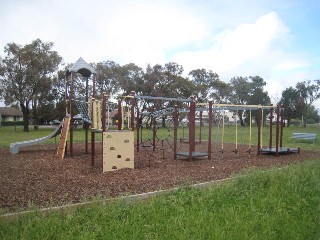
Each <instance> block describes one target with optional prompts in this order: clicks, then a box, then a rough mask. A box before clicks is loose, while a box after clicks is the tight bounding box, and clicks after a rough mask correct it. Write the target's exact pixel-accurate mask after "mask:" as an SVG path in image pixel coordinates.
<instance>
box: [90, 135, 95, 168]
mask: <svg viewBox="0 0 320 240" xmlns="http://www.w3.org/2000/svg"><path fill="white" fill-rule="evenodd" d="M95 151H96V149H95V135H94V131H93V130H92V129H91V166H94V155H95Z"/></svg>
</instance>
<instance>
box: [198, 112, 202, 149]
mask: <svg viewBox="0 0 320 240" xmlns="http://www.w3.org/2000/svg"><path fill="white" fill-rule="evenodd" d="M201 130H202V111H200V127H199V143H201V140H202V139H201V138H202V136H201V134H202V132H201Z"/></svg>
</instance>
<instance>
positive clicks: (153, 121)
mask: <svg viewBox="0 0 320 240" xmlns="http://www.w3.org/2000/svg"><path fill="white" fill-rule="evenodd" d="M151 122H152V146H153V147H152V150H153V151H155V150H156V134H157V132H156V130H157V129H156V118H155V117H151Z"/></svg>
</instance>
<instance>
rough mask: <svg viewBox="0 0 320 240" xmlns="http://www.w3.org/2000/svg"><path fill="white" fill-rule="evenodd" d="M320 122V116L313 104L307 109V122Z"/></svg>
mask: <svg viewBox="0 0 320 240" xmlns="http://www.w3.org/2000/svg"><path fill="white" fill-rule="evenodd" d="M318 122H320V116H319V113H318V111H317V110H316V108H315V106H313V105H311V106H310V107H309V108H308V111H307V123H309V124H313V123H318Z"/></svg>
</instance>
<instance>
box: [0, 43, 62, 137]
mask: <svg viewBox="0 0 320 240" xmlns="http://www.w3.org/2000/svg"><path fill="white" fill-rule="evenodd" d="M52 47H53V43H52V42H48V43H43V42H42V41H41V40H40V39H36V40H34V41H33V42H32V43H31V44H27V45H25V46H20V45H18V44H16V43H9V44H7V45H6V46H5V49H4V52H5V54H6V56H5V58H4V59H2V66H3V69H4V70H3V73H2V74H1V81H2V85H3V86H2V87H3V94H2V95H3V97H4V100H5V103H6V104H12V103H16V102H18V103H19V105H20V108H21V110H22V113H23V122H24V131H29V125H28V121H29V115H30V113H31V112H30V105H31V104H32V109H33V114H34V117H35V118H37V115H36V108H37V104H38V102H39V100H40V99H43V98H45V97H46V96H47V95H48V92H50V90H51V87H52V78H53V76H54V73H55V72H56V70H57V69H58V66H59V64H60V63H61V61H62V58H61V57H60V56H59V55H58V53H57V52H56V51H53V50H51V49H52Z"/></svg>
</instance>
